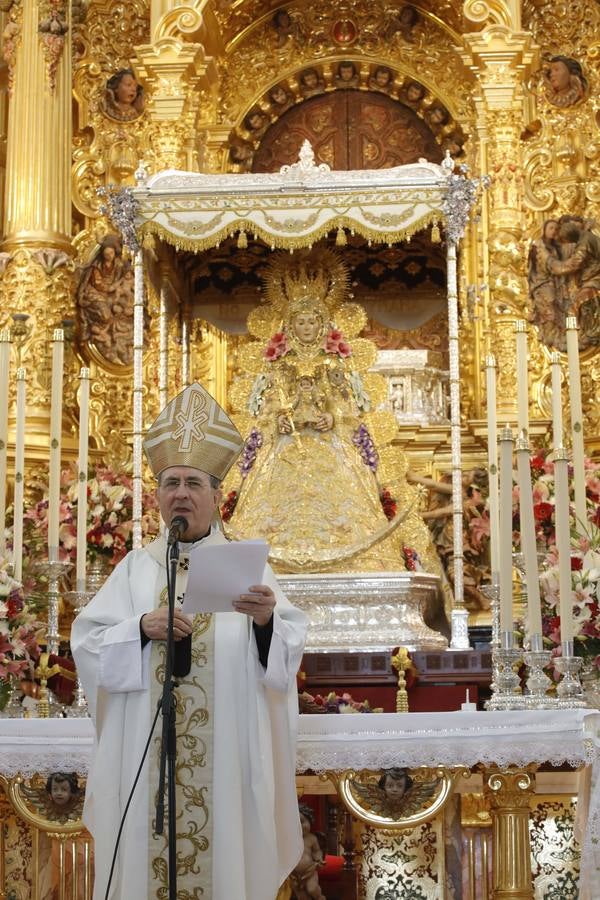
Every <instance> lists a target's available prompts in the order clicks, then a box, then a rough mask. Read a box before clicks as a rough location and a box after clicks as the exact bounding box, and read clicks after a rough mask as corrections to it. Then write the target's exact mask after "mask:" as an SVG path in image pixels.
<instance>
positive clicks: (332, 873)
mask: <svg viewBox="0 0 600 900" xmlns="http://www.w3.org/2000/svg"><path fill="white" fill-rule="evenodd" d="M343 866H344V857H343V856H331V855H330V854H329V853H328V854H327V855H326V857H325V865H324V866H323V867H322V868H320V869H319V881H320V882H321V883H324V882H326V881H337V879H338V878H339V874H340V872H341V870H342V868H343Z"/></svg>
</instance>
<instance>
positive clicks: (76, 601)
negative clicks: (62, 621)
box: [65, 582, 96, 719]
mask: <svg viewBox="0 0 600 900" xmlns="http://www.w3.org/2000/svg"><path fill="white" fill-rule="evenodd" d="M95 594H96V591H87V590H86V589H85V582H84V583H83V584H82V585H80V584H79V582H78V589H77V590H76V591H67V593H66V594H65V600H66V601H67V603H70V605H71V606H72V607H73V611H74V612H75V615H76V616H77V615H78V614H79V613H80V612H81V610H82V609H83V608H84V606H87V604H88V603H89V602H90V600H91V599H92V597H94V596H95ZM65 711H66V713H67V717H68V718H70V719H83V718H86V717H87V716H89V710H88V705H87V700H86V699H85V694H84V692H83V687H82V685H81V681H80V680H79V675H76V678H75V691H74V697H73V702H72V703H71V705H70V706H68V707H66V710H65Z"/></svg>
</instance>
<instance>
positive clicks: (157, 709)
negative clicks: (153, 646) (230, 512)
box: [104, 549, 171, 900]
mask: <svg viewBox="0 0 600 900" xmlns="http://www.w3.org/2000/svg"><path fill="white" fill-rule="evenodd" d="M170 582H171V572H170V570H169V550H168V549H167V593H168V591H169V588H170ZM161 709H162V698H161V699H160V700H159V701H158V705H157V707H156V712H155V713H154V719H153V721H152V726H151V728H150V733H149V735H148V739H147V741H146V746H145V747H144V752H143V753H142V758H141V760H140V764H139V766H138V770H137V772H136V774H135V778H134V780H133V786H132V788H131V791H130V792H129V796H128V798H127V803H126V804H125V809H124V810H123V815H122V816H121V823H120V825H119V830H118V832H117V839H116V841H115V849H114V851H113V856H112V862H111V865H110V872H109V875H108V884H107V885H106V893H105V894H104V900H108V895H109V892H110V886H111V884H112V879H113V875H114V873H115V865H116V862H117V853H118V852H119V843H120V841H121V835H122V834H123V828H124V827H125V819H126V817H127V813H128V812H129V807H130V806H131V801H132V800H133V795H134V793H135V789H136V787H137V785H138V781H139V780H140V775H141V774H142V769H143V768H144V763H145V762H146V757H147V756H148V750H149V749H150V742H151V740H152V735H153V734H154V729H155V728H156V723H157V721H158V716H159V713H160V711H161Z"/></svg>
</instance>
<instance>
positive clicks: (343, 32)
mask: <svg viewBox="0 0 600 900" xmlns="http://www.w3.org/2000/svg"><path fill="white" fill-rule="evenodd" d="M332 35H333V39H334V41H336V42H337V43H338V44H342V45H344V46H348V45H349V44H353V43H354V41H355V40H356V38H357V37H358V29H357V27H356V25H355V24H354V22H353V21H352V19H338V20H337V22H335V23H334V26H333V29H332Z"/></svg>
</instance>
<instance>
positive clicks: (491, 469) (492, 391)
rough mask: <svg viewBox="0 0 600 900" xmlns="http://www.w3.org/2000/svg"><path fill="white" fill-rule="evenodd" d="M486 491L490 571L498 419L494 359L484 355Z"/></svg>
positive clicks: (495, 532)
mask: <svg viewBox="0 0 600 900" xmlns="http://www.w3.org/2000/svg"><path fill="white" fill-rule="evenodd" d="M485 367H486V388H487V442H488V491H489V511H490V556H491V560H490V562H491V566H492V573H498V572H499V571H500V512H499V505H498V420H497V417H496V359H495V358H494V357H493V356H491V355H490V356H486V358H485Z"/></svg>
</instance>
